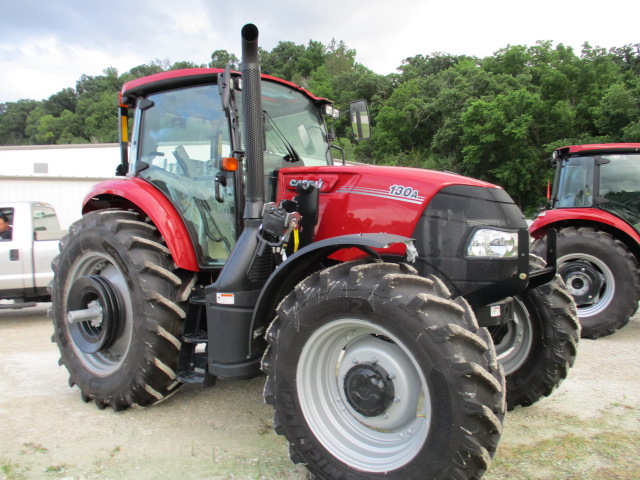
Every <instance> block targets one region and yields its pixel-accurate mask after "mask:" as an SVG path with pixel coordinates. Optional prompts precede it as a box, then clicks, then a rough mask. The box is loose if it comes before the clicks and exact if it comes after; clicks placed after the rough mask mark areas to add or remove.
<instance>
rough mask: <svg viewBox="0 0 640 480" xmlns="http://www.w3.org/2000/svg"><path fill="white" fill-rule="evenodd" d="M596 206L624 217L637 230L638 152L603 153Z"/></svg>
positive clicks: (639, 197)
mask: <svg viewBox="0 0 640 480" xmlns="http://www.w3.org/2000/svg"><path fill="white" fill-rule="evenodd" d="M602 161H604V163H602V164H601V165H600V188H599V191H600V192H599V197H600V198H601V199H602V203H600V205H599V206H600V208H602V209H603V210H607V211H608V212H611V213H613V214H614V215H617V216H619V217H621V218H622V219H624V220H626V221H627V222H628V223H629V224H631V225H632V226H633V227H634V228H635V229H636V231H638V232H640V154H623V155H603V158H602V160H601V162H602Z"/></svg>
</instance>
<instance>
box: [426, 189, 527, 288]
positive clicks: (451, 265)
mask: <svg viewBox="0 0 640 480" xmlns="http://www.w3.org/2000/svg"><path fill="white" fill-rule="evenodd" d="M479 226H489V227H498V228H501V229H518V228H527V225H526V222H525V219H524V216H523V215H522V212H520V209H519V208H518V207H517V206H516V205H515V204H514V203H513V200H511V197H509V195H508V194H507V193H506V192H505V191H504V190H502V189H498V188H487V187H476V186H468V185H452V186H449V187H445V188H443V189H442V190H441V191H440V192H439V193H438V194H437V195H436V196H435V197H434V198H433V199H432V200H431V202H430V203H429V205H427V207H426V209H425V210H424V212H423V214H422V216H421V218H420V220H419V222H418V225H417V227H416V229H415V231H414V233H413V236H414V238H415V239H416V242H415V245H416V248H417V249H418V260H417V265H416V266H417V268H418V271H419V272H420V274H421V275H424V276H426V275H429V274H435V275H437V276H438V277H439V278H441V279H442V280H444V281H445V283H447V284H448V286H449V288H451V289H452V290H453V292H454V293H455V294H456V295H465V294H467V293H470V292H472V291H474V290H477V289H478V288H481V287H483V286H485V285H488V284H491V283H495V282H496V281H499V280H503V279H505V278H508V277H511V276H512V275H513V274H514V273H516V271H517V259H516V258H512V259H492V260H479V259H472V260H470V259H467V258H465V257H464V249H465V246H466V245H467V242H468V240H469V238H470V236H471V234H472V232H473V231H474V230H476V229H477V228H478V227H479Z"/></svg>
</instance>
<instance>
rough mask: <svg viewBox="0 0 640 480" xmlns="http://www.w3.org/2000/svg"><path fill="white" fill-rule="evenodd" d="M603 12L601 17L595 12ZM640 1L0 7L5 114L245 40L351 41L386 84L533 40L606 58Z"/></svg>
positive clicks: (166, 0)
mask: <svg viewBox="0 0 640 480" xmlns="http://www.w3.org/2000/svg"><path fill="white" fill-rule="evenodd" d="M596 5H597V7H596ZM639 14H640V1H638V0H609V1H607V2H602V3H600V2H598V3H597V4H596V3H595V2H585V1H584V0H579V1H578V0H536V1H533V2H532V1H523V0H520V1H518V0H484V1H481V0H367V1H362V0H324V1H307V0H298V1H291V0H287V1H284V0H225V1H222V0H0V69H1V71H2V81H1V82H0V102H7V101H16V100H18V99H21V98H31V99H35V100H41V99H45V98H47V97H49V96H50V95H52V94H53V93H56V92H58V91H60V90H62V89H63V88H67V87H74V86H75V82H76V80H78V78H79V77H80V76H81V75H82V74H87V75H101V74H102V71H103V70H104V69H105V68H107V67H115V68H116V69H118V71H119V72H120V73H124V72H126V71H127V70H129V69H131V68H132V67H135V66H137V65H141V64H143V63H149V62H151V61H153V60H169V61H170V62H171V63H173V62H177V61H181V60H188V61H192V62H195V63H198V64H200V63H207V62H208V61H209V60H210V56H211V52H213V51H214V50H218V49H224V50H227V51H229V52H232V53H235V54H236V55H237V56H238V57H240V29H241V28H242V26H243V25H244V24H245V23H248V22H251V23H255V24H256V25H257V26H258V28H259V29H260V40H259V43H260V46H261V47H262V48H264V49H266V50H271V49H272V48H273V47H275V46H276V45H277V44H278V42H279V41H293V42H295V43H296V44H303V45H307V44H308V42H309V40H317V41H320V42H322V43H324V44H325V45H326V44H328V43H329V42H330V41H331V39H336V40H343V41H344V42H345V43H346V44H347V46H348V47H349V48H352V49H355V50H356V61H357V62H359V63H362V64H363V65H365V66H366V67H368V68H370V69H372V70H374V71H375V72H377V73H380V74H388V73H393V72H395V71H396V69H397V67H398V66H400V65H401V63H402V60H403V59H405V58H407V57H411V56H414V55H418V54H423V55H428V54H430V53H433V52H445V53H451V54H456V55H461V54H466V55H475V56H479V57H484V56H489V55H492V54H493V53H494V52H495V51H497V50H499V49H501V48H504V47H506V46H507V45H527V46H530V45H534V44H535V42H536V41H537V40H551V41H553V43H554V44H558V43H563V44H564V45H568V46H572V47H573V48H574V49H575V51H576V52H577V53H579V52H580V48H581V46H582V44H583V43H584V42H589V44H590V45H592V46H600V47H604V48H610V47H621V46H623V45H626V44H631V43H634V44H635V43H640V32H639V30H638V27H637V21H638V18H639V17H640V15H639Z"/></svg>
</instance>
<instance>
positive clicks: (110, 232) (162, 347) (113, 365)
mask: <svg viewBox="0 0 640 480" xmlns="http://www.w3.org/2000/svg"><path fill="white" fill-rule="evenodd" d="M53 269H54V273H55V276H54V281H53V285H52V317H53V323H54V339H55V341H56V342H57V344H58V347H59V349H60V353H61V358H60V363H61V364H63V365H64V366H65V367H66V368H67V370H68V371H69V383H70V385H72V386H73V385H77V386H78V387H79V388H80V391H81V395H82V398H83V399H84V400H85V401H91V400H93V401H95V403H96V405H97V406H98V407H99V408H104V407H106V406H110V407H111V408H113V409H114V410H122V409H125V408H127V407H129V406H131V405H140V406H144V405H150V404H153V403H157V402H159V401H161V400H163V399H165V398H166V397H167V396H168V395H170V394H172V393H173V392H175V391H176V389H177V388H178V387H179V386H180V384H179V383H178V382H177V381H176V373H175V370H176V365H177V360H178V353H179V351H180V340H179V339H180V337H181V331H182V323H183V322H182V319H183V318H184V316H185V313H184V310H183V308H184V303H185V301H186V297H187V295H188V288H189V287H190V286H191V285H190V280H191V279H192V278H193V275H192V274H187V273H186V272H185V273H180V272H176V271H175V267H174V265H173V262H172V261H171V257H170V255H169V251H168V249H167V248H166V247H165V246H164V245H163V244H162V239H161V237H160V235H159V233H158V231H157V229H156V228H155V227H154V226H152V225H150V224H148V223H145V222H143V221H141V219H140V216H139V215H138V214H137V213H134V212H124V211H117V210H102V211H98V212H92V213H89V214H87V215H85V216H84V217H83V218H82V219H81V220H79V221H78V222H76V223H75V224H74V225H72V226H71V229H70V233H69V235H67V236H66V237H65V238H64V239H63V240H62V241H61V244H60V255H58V257H56V258H55V259H54V261H53ZM181 276H182V278H181Z"/></svg>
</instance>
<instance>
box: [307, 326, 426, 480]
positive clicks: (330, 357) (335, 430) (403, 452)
mask: <svg viewBox="0 0 640 480" xmlns="http://www.w3.org/2000/svg"><path fill="white" fill-rule="evenodd" d="M365 361H366V362H374V363H375V364H377V365H380V366H381V367H383V368H384V370H385V371H386V372H389V377H390V378H392V379H393V385H394V389H395V398H394V400H393V403H392V404H391V406H390V407H389V408H388V409H387V410H386V411H385V412H384V413H383V414H381V415H378V416H375V417H365V416H363V415H361V414H359V413H358V412H357V411H356V410H355V409H354V408H353V407H352V406H351V405H350V404H349V402H348V400H347V398H346V394H345V391H344V388H343V387H344V386H343V382H344V376H345V374H346V372H347V371H348V370H349V369H350V368H351V367H352V366H353V365H354V364H357V363H359V362H365ZM296 378H297V392H298V398H299V401H300V406H301V408H302V411H303V413H304V417H305V419H306V421H307V422H308V424H309V426H310V427H311V429H312V430H313V432H314V434H315V436H316V437H317V438H318V440H319V441H320V442H321V443H322V445H323V446H324V448H326V449H327V450H328V451H329V452H330V453H331V454H332V455H333V456H334V457H335V458H337V459H338V460H340V461H342V462H344V463H346V464H348V465H350V466H351V467H353V468H355V469H358V470H362V471H366V472H386V471H390V470H395V469H397V468H400V467H402V466H404V465H406V464H407V463H409V462H410V461H411V460H412V459H413V458H414V457H415V456H416V455H417V454H418V452H419V451H420V450H421V448H422V447H423V445H424V443H425V441H426V438H427V435H428V433H429V428H430V424H431V398H430V392H429V390H428V386H427V383H426V381H425V377H424V375H423V373H422V371H421V369H420V367H419V365H418V363H417V362H416V360H415V358H413V356H412V355H411V354H410V353H409V351H408V349H407V348H406V347H405V346H404V345H403V344H402V342H400V341H399V340H398V339H397V338H396V337H395V336H394V335H393V334H391V333H390V332H389V331H388V330H386V329H384V328H382V327H380V326H377V325H374V324H372V323H370V322H367V321H364V320H362V319H357V318H341V319H338V320H335V321H332V322H330V323H328V324H326V325H324V326H322V327H321V328H319V329H318V330H316V331H315V332H314V333H313V334H312V335H311V337H310V338H309V340H308V341H307V343H306V344H305V346H304V348H303V351H302V354H301V356H300V360H299V363H298V368H297V376H296Z"/></svg>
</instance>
